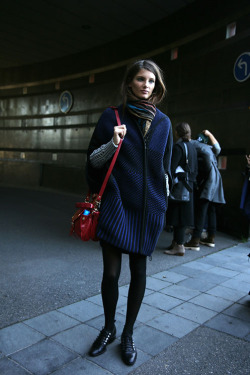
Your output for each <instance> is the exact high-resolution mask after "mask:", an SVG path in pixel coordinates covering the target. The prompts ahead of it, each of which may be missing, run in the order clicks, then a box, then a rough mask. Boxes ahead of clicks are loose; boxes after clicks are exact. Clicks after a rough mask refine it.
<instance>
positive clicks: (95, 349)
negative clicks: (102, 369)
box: [89, 326, 116, 357]
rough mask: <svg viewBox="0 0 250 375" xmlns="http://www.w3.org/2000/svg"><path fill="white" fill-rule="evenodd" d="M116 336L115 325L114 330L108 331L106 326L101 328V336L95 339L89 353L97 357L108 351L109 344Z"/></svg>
mask: <svg viewBox="0 0 250 375" xmlns="http://www.w3.org/2000/svg"><path fill="white" fill-rule="evenodd" d="M115 338H116V328H115V326H114V328H113V330H112V331H107V330H106V329H105V328H104V329H102V330H101V332H100V334H99V336H98V337H97V339H96V340H95V341H94V343H93V345H92V346H91V348H90V351H89V355H90V356H91V357H96V356H98V355H100V354H102V353H104V352H105V351H106V347H107V345H108V344H111V342H113V341H114V340H115Z"/></svg>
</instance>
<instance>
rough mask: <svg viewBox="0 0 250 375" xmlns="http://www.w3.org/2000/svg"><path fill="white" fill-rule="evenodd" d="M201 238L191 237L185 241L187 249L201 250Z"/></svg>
mask: <svg viewBox="0 0 250 375" xmlns="http://www.w3.org/2000/svg"><path fill="white" fill-rule="evenodd" d="M199 244H200V239H199V238H195V237H194V238H191V240H190V241H188V242H185V243H184V247H185V249H188V250H194V251H200V246H199Z"/></svg>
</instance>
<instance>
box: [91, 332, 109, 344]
mask: <svg viewBox="0 0 250 375" xmlns="http://www.w3.org/2000/svg"><path fill="white" fill-rule="evenodd" d="M111 336H112V332H109V331H106V329H102V330H101V332H100V333H99V336H98V337H97V339H96V340H95V344H99V343H100V344H107V343H108V341H109V340H110V338H111Z"/></svg>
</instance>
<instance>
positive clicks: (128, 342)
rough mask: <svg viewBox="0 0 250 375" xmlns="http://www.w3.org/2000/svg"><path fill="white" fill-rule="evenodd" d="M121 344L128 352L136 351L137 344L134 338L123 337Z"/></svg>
mask: <svg viewBox="0 0 250 375" xmlns="http://www.w3.org/2000/svg"><path fill="white" fill-rule="evenodd" d="M121 344H122V348H123V349H126V351H135V344H134V340H133V337H132V336H128V335H124V336H122V340H121Z"/></svg>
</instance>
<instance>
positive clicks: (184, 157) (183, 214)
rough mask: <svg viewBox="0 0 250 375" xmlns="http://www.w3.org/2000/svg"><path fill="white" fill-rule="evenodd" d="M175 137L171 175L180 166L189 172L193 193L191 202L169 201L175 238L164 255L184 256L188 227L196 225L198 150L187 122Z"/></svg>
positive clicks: (180, 126) (169, 221)
mask: <svg viewBox="0 0 250 375" xmlns="http://www.w3.org/2000/svg"><path fill="white" fill-rule="evenodd" d="M175 136H176V138H177V142H176V143H175V145H174V147H173V156H172V162H171V173H172V176H173V178H174V177H175V176H176V172H177V171H176V168H177V167H178V166H180V167H181V168H182V169H183V170H184V171H185V172H187V173H188V181H187V183H188V185H189V186H190V190H191V192H190V201H189V202H176V201H174V200H169V209H168V214H167V224H168V225H172V226H173V227H174V237H173V241H172V244H171V245H170V246H169V247H168V248H167V250H166V251H164V254H167V255H179V256H183V255H184V254H185V248H184V242H185V230H186V227H187V226H192V225H193V224H194V212H193V211H194V209H193V189H194V182H195V181H196V175H197V170H198V166H197V164H198V163H197V153H196V149H195V147H194V146H193V145H192V143H191V142H190V140H191V129H190V126H189V124H187V123H186V122H181V123H179V124H177V125H176V127H175ZM180 178H181V177H180Z"/></svg>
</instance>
